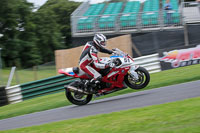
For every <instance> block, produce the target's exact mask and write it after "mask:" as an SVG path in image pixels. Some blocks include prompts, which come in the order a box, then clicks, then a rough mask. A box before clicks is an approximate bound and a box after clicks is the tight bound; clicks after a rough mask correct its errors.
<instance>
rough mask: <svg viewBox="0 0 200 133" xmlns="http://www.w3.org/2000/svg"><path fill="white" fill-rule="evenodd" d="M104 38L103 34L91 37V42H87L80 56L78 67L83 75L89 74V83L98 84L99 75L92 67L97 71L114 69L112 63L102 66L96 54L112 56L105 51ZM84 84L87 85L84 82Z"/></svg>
mask: <svg viewBox="0 0 200 133" xmlns="http://www.w3.org/2000/svg"><path fill="white" fill-rule="evenodd" d="M106 41H107V39H106V37H105V36H104V35H103V34H95V35H94V37H93V41H90V42H87V43H86V45H85V46H84V48H83V50H82V54H81V56H80V61H79V67H80V69H81V70H83V71H84V72H85V73H87V74H89V75H90V76H91V77H92V79H91V80H90V83H91V82H92V83H96V84H97V83H100V81H101V78H102V76H101V74H100V73H99V72H97V71H96V70H95V69H94V67H96V68H99V69H105V68H108V67H114V66H115V64H114V63H108V64H104V63H101V62H100V60H99V58H98V56H97V54H98V52H102V53H107V54H112V53H113V51H111V50H108V49H106V48H105V47H106ZM85 84H88V82H86V83H85Z"/></svg>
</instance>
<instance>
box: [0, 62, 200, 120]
mask: <svg viewBox="0 0 200 133" xmlns="http://www.w3.org/2000/svg"><path fill="white" fill-rule="evenodd" d="M199 70H200V64H199V65H192V66H188V67H182V68H177V69H171V70H167V71H162V72H159V73H153V74H151V81H150V84H149V85H148V86H147V87H146V88H145V89H152V88H157V87H162V86H167V85H173V84H178V83H183V82H188V81H194V80H200V71H199ZM143 90H144V89H143ZM134 91H136V90H132V89H125V90H122V91H119V92H116V93H113V94H110V95H106V96H104V97H102V98H105V97H111V96H115V95H120V94H125V93H130V92H134ZM67 105H70V103H69V102H68V100H66V98H65V94H64V92H60V93H56V94H51V95H46V96H42V97H38V98H34V99H30V100H27V101H23V102H21V103H17V104H10V105H7V106H3V107H0V119H5V118H10V117H14V116H19V115H24V114H29V113H33V112H39V111H43V110H48V109H53V108H57V107H62V106H67Z"/></svg>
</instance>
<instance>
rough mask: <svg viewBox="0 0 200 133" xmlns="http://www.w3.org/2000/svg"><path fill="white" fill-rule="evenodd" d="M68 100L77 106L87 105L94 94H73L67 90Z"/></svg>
mask: <svg viewBox="0 0 200 133" xmlns="http://www.w3.org/2000/svg"><path fill="white" fill-rule="evenodd" d="M65 95H66V98H67V99H68V100H69V101H70V102H71V103H73V104H75V105H86V104H87V103H89V102H90V101H91V100H92V96H93V95H92V94H89V95H86V94H83V93H79V92H71V91H69V90H68V89H66V90H65Z"/></svg>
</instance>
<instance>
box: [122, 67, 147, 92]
mask: <svg viewBox="0 0 200 133" xmlns="http://www.w3.org/2000/svg"><path fill="white" fill-rule="evenodd" d="M135 71H136V72H137V74H138V77H139V79H138V80H135V79H134V77H132V76H131V75H130V74H128V73H127V75H126V76H125V77H124V81H125V83H126V85H127V86H128V87H130V88H131V89H136V90H137V89H143V88H145V87H146V86H147V85H148V84H149V81H150V75H149V72H148V71H147V70H146V69H145V68H143V67H139V68H138V69H136V70H135Z"/></svg>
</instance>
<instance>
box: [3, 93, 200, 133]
mask: <svg viewBox="0 0 200 133" xmlns="http://www.w3.org/2000/svg"><path fill="white" fill-rule="evenodd" d="M199 108H200V97H198V98H192V99H187V100H184V101H178V102H173V103H167V104H161V105H154V106H149V107H145V108H139V109H131V110H126V111H120V112H114V113H110V114H101V115H96V116H89V117H85V118H80V119H71V120H65V121H60V122H54V123H49V124H45V125H40V126H33V127H27V128H21V129H14V130H7V131H2V133H135V132H137V133H199V131H200V113H199Z"/></svg>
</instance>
